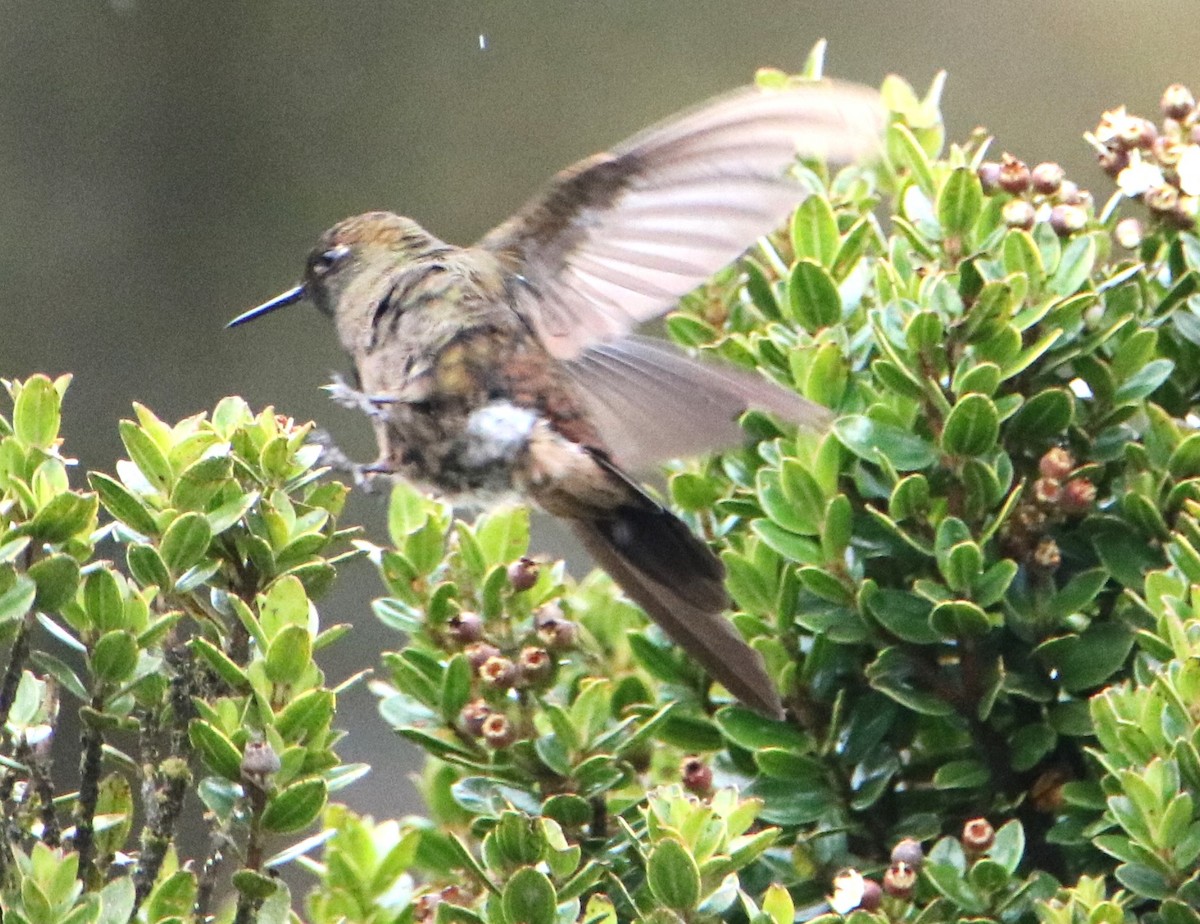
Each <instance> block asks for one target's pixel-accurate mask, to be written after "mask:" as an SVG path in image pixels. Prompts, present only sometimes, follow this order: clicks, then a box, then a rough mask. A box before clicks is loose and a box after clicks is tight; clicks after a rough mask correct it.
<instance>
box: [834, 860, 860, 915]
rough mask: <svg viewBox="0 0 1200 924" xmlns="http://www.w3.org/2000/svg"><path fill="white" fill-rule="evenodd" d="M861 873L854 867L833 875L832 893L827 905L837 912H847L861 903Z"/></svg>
mask: <svg viewBox="0 0 1200 924" xmlns="http://www.w3.org/2000/svg"><path fill="white" fill-rule="evenodd" d="M865 888H866V886H865V885H864V882H863V874H862V873H860V872H859V871H858V870H856V869H844V870H842V871H841V872H840V873H838V874H837V875H836V876H834V877H833V894H832V895H830V896H829V907H830V908H832V909H833V910H834V911H836V912H837V913H838V914H849V913H850V912H851V911H853V910H854V909H855V908H857V907H858V906H859V905H860V904H861V903H862V897H863V890H864V889H865Z"/></svg>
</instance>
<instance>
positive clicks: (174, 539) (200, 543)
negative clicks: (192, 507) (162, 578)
mask: <svg viewBox="0 0 1200 924" xmlns="http://www.w3.org/2000/svg"><path fill="white" fill-rule="evenodd" d="M211 541H212V530H211V529H210V528H209V525H208V520H207V519H206V518H205V517H204V515H203V514H201V513H185V514H182V515H181V516H178V517H176V518H175V520H174V521H172V523H171V525H170V526H168V527H167V530H166V532H165V533H163V537H162V543H161V544H160V545H159V552H160V554H161V555H162V558H163V562H164V563H165V564H166V566H167V568H168V569H170V572H171V574H173V575H176V576H178V575H180V574H182V573H183V572H184V571H187V570H188V568H191V567H192V566H193V565H195V564H197V563H198V562H199V561H200V559H201V558H203V557H204V554H205V553H206V552H207V551H208V544H209V543H210V542H211Z"/></svg>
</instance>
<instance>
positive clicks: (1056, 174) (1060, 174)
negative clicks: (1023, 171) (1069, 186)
mask: <svg viewBox="0 0 1200 924" xmlns="http://www.w3.org/2000/svg"><path fill="white" fill-rule="evenodd" d="M1029 178H1030V182H1031V183H1032V184H1033V191H1034V192H1036V193H1041V194H1042V195H1043V196H1052V195H1054V194H1055V193H1056V192H1058V190H1059V187H1061V186H1062V184H1063V180H1065V179H1066V178H1067V172H1066V171H1065V170H1063V168H1062V167H1061V166H1059V165H1058V164H1056V163H1053V162H1050V161H1047V162H1046V163H1041V164H1038V165H1037V166H1036V167H1034V168H1033V172H1032V173H1030V175H1029Z"/></svg>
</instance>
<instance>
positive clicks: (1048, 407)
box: [1007, 388, 1075, 443]
mask: <svg viewBox="0 0 1200 924" xmlns="http://www.w3.org/2000/svg"><path fill="white" fill-rule="evenodd" d="M1074 417H1075V399H1074V397H1073V396H1072V395H1071V393H1070V392H1069V391H1067V389H1065V388H1047V389H1045V390H1044V391H1040V392H1038V393H1037V394H1036V395H1034V396H1033V397H1032V398H1030V399H1029V400H1028V401H1026V402H1025V403H1024V404H1023V405H1021V407H1020V408H1019V409H1018V410H1017V412H1016V413H1015V414H1013V416H1012V417H1011V418H1010V419H1009V421H1008V424H1007V430H1008V432H1009V433H1011V434H1012V435H1013V437H1014V438H1015V439H1017V440H1019V441H1020V442H1022V443H1037V442H1040V441H1042V440H1048V439H1053V438H1054V437H1057V436H1059V435H1060V434H1061V433H1064V432H1065V431H1066V429H1067V427H1069V426H1070V425H1071V422H1072V420H1074Z"/></svg>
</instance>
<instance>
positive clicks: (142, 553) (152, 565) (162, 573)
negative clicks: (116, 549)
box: [125, 542, 171, 588]
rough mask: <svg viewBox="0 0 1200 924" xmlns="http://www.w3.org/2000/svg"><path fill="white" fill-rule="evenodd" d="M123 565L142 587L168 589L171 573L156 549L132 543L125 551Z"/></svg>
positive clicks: (139, 543)
mask: <svg viewBox="0 0 1200 924" xmlns="http://www.w3.org/2000/svg"><path fill="white" fill-rule="evenodd" d="M125 563H126V564H127V565H128V566H129V573H130V574H131V575H133V579H134V580H135V581H137V582H138V583H139V584H140V585H141V586H142V587H149V586H150V585H154V586H155V587H162V588H170V586H171V573H170V572H169V571H168V570H167V563H166V562H165V561H163V559H162V556H161V555H159V554H158V549H156V548H155V547H154V546H152V545H146V544H145V543H141V542H134V543H132V544H130V546H129V547H128V548H127V549H126V550H125Z"/></svg>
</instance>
